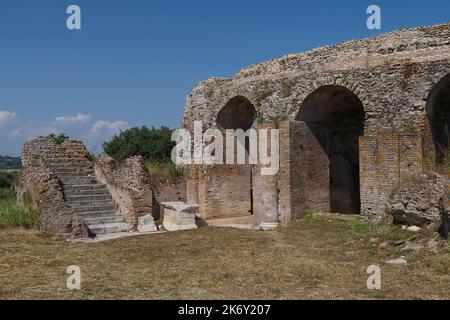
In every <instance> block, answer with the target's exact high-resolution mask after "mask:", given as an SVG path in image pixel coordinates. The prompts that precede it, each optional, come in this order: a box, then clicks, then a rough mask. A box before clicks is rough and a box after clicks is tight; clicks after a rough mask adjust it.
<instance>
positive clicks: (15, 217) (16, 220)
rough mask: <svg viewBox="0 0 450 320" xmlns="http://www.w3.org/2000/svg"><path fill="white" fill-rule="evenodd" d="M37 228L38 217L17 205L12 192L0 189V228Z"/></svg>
mask: <svg viewBox="0 0 450 320" xmlns="http://www.w3.org/2000/svg"><path fill="white" fill-rule="evenodd" d="M38 226H39V216H38V215H37V214H36V213H35V212H32V211H31V210H29V209H27V208H26V207H25V205H22V204H17V202H16V198H15V195H14V192H13V191H12V190H7V189H0V227H1V228H6V227H9V228H15V227H23V228H27V229H29V228H34V227H38Z"/></svg>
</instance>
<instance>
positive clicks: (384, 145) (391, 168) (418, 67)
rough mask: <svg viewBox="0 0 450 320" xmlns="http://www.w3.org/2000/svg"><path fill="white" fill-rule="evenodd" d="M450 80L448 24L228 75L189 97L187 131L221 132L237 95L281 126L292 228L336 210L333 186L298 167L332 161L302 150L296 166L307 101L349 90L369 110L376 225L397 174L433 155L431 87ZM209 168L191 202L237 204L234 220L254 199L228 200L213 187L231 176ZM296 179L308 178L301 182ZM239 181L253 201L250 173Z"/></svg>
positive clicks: (370, 190) (370, 189)
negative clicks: (326, 91) (197, 127)
mask: <svg viewBox="0 0 450 320" xmlns="http://www.w3.org/2000/svg"><path fill="white" fill-rule="evenodd" d="M449 74H450V24H449V23H447V24H441V25H434V26H427V27H421V28H413V29H403V30H398V31H394V32H391V33H387V34H384V35H380V36H377V37H373V38H368V39H363V40H354V41H347V42H344V43H342V44H338V45H334V46H326V47H322V48H319V49H316V50H312V51H309V52H305V53H300V54H293V55H288V56H285V57H283V58H281V59H276V60H273V61H268V62H264V63H259V64H256V65H253V66H250V67H247V68H244V69H242V70H241V71H239V72H238V73H237V74H236V75H234V76H232V77H230V78H211V79H208V80H206V81H203V82H200V83H198V84H196V85H195V86H194V88H193V90H192V92H191V93H190V94H189V96H188V97H187V98H186V104H185V112H184V119H183V127H184V128H186V129H188V130H190V131H193V126H194V122H195V121H201V122H202V124H203V128H204V130H206V129H209V128H217V123H216V119H217V116H218V114H219V112H220V111H221V109H222V108H223V107H224V106H225V105H226V104H227V102H228V101H230V99H232V98H234V97H236V96H243V97H245V98H247V99H248V100H249V101H250V102H251V103H252V105H253V106H254V107H255V109H256V112H257V113H258V114H259V115H260V116H262V117H263V118H265V119H278V120H280V123H281V126H280V129H281V132H280V134H281V141H280V143H281V147H280V149H281V155H280V156H281V162H280V173H279V179H278V184H279V189H280V192H279V213H280V220H281V222H282V223H290V222H292V221H293V220H295V219H298V218H300V217H301V216H302V215H303V214H305V213H308V212H311V211H315V210H326V209H327V208H326V207H327V206H328V205H329V201H328V199H326V197H327V190H326V188H321V187H320V186H321V185H322V186H326V185H328V183H329V182H328V177H325V176H323V175H321V174H319V175H318V176H317V175H316V176H314V175H311V174H308V172H305V170H307V169H306V168H304V167H303V169H302V167H301V166H300V163H302V164H303V165H306V166H307V167H308V169H311V170H312V172H321V173H323V172H325V171H326V170H319V169H320V168H318V167H319V166H322V167H323V166H325V167H326V166H327V160H326V159H325V157H323V159H318V157H319V158H320V153H319V152H316V154H311V155H310V156H311V157H309V158H308V156H307V155H306V154H305V153H304V152H302V155H301V156H302V157H304V158H303V159H298V153H299V152H298V149H299V148H300V146H301V145H302V144H301V143H300V142H299V141H298V140H299V136H298V134H299V133H300V134H301V128H296V126H295V125H294V123H295V122H296V120H297V116H298V114H299V112H300V110H301V107H302V102H304V101H305V100H306V98H307V97H308V96H309V95H310V94H311V93H312V92H314V91H315V90H316V89H318V88H320V87H322V86H326V85H337V86H343V87H346V88H347V89H349V90H351V91H352V92H353V93H354V94H355V95H356V96H357V97H358V98H359V99H360V100H361V102H362V104H363V107H364V112H365V122H364V138H363V140H362V144H361V150H360V170H361V189H360V191H361V206H362V208H361V210H362V214H363V216H364V217H365V218H366V219H367V220H378V219H379V218H380V217H382V216H383V215H384V213H385V206H386V201H387V198H388V195H389V191H390V190H391V189H392V188H393V187H394V186H395V184H396V183H397V182H398V180H399V179H400V177H402V176H404V175H405V174H420V173H421V170H422V169H423V167H424V163H423V162H424V161H425V160H424V156H427V155H428V154H432V153H434V144H433V142H432V141H431V139H432V138H431V137H432V135H431V130H430V127H429V121H428V114H427V107H428V106H427V99H428V97H429V95H430V92H431V90H432V88H433V87H434V86H435V85H436V84H437V83H438V82H439V81H440V80H442V79H444V78H445V77H446V76H448V75H449ZM289 122H290V123H289ZM412 133H414V134H412ZM386 134H387V135H391V136H386ZM307 142H308V141H306V143H307ZM309 142H311V143H313V141H309ZM202 170H208V172H209V173H208V174H207V175H206V177H207V179H204V178H201V176H197V175H193V176H190V177H189V178H188V182H187V185H188V191H187V194H188V202H190V203H194V202H195V201H197V202H196V203H200V204H206V203H208V201H209V202H210V203H211V205H208V206H206V205H201V206H200V212H202V211H203V212H204V213H203V215H215V214H217V212H222V211H223V210H222V208H221V207H220V205H221V204H227V203H230V204H231V207H230V208H229V209H228V211H229V212H230V213H231V212H232V211H233V210H232V208H233V207H237V208H239V206H241V205H242V206H246V205H247V200H246V199H247V197H245V199H241V198H240V197H241V196H242V194H241V195H237V196H236V195H231V194H230V192H232V191H229V190H228V189H227V188H219V187H217V185H218V184H216V183H214V181H221V180H228V179H229V178H230V177H231V176H232V175H230V173H228V172H225V171H226V169H221V168H218V169H216V168H214V169H210V168H206V169H197V170H196V172H200V171H202ZM221 171H223V172H221ZM212 174H214V176H213V175H212ZM299 176H300V177H302V176H303V177H304V179H301V181H303V182H302V183H300V182H299V180H298V177H299ZM233 177H234V178H233V179H234V181H235V183H234V184H231V181H230V186H236V185H239V186H241V185H243V186H244V189H243V194H244V195H246V194H247V189H246V187H245V186H246V185H247V184H248V179H247V177H246V175H245V174H243V176H242V177H237V176H235V175H233ZM202 180H203V181H206V182H207V183H206V184H205V183H202ZM230 180H232V179H231V178H230ZM221 183H222V182H221ZM222 185H226V183H222ZM191 188H193V190H194V191H193V192H192V190H190V189H191ZM195 190H199V192H197V191H195ZM202 208H203V209H202ZM205 208H208V209H205ZM218 210H221V211H218Z"/></svg>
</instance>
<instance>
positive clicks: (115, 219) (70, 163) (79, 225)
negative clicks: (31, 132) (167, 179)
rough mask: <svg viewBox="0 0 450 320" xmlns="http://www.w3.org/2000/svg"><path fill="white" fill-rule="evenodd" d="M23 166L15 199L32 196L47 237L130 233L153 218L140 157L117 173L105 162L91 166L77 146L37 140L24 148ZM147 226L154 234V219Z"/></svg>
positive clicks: (111, 163) (103, 159) (102, 159)
mask: <svg viewBox="0 0 450 320" xmlns="http://www.w3.org/2000/svg"><path fill="white" fill-rule="evenodd" d="M22 163H23V170H22V173H21V177H20V179H19V185H18V188H17V193H18V198H19V199H23V198H24V196H25V195H26V194H30V195H31V199H32V200H33V202H34V203H35V207H36V209H37V210H38V211H39V214H40V216H41V220H42V228H43V230H44V231H46V232H48V233H51V234H55V235H60V236H64V237H72V238H86V237H88V236H99V235H107V234H115V233H120V232H128V231H131V230H136V229H137V226H138V222H139V218H140V217H142V216H145V215H147V214H151V213H152V192H151V189H150V187H149V184H148V179H149V178H148V174H147V172H146V171H145V169H143V164H142V159H141V158H140V157H133V158H131V159H128V160H127V162H126V165H125V166H123V167H120V168H118V167H116V164H115V163H114V161H113V160H112V159H110V158H109V157H107V156H101V157H100V158H99V159H97V161H95V159H94V158H93V157H92V155H91V154H90V153H89V152H88V151H87V150H86V148H85V146H84V145H83V143H82V142H80V141H73V140H66V141H64V142H63V143H61V144H57V143H55V142H54V141H53V140H52V139H50V138H48V137H39V138H37V139H34V140H31V141H29V142H27V143H26V144H25V146H24V148H23V152H22ZM95 173H97V175H96V174H95ZM146 223H147V224H150V225H151V228H150V229H148V230H153V231H156V226H155V224H154V222H153V219H151V221H150V220H148V219H147V222H146Z"/></svg>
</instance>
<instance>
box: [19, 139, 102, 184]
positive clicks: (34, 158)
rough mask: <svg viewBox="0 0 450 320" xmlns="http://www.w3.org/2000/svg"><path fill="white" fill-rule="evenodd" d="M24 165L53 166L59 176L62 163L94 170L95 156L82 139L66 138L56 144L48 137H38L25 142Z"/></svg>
mask: <svg viewBox="0 0 450 320" xmlns="http://www.w3.org/2000/svg"><path fill="white" fill-rule="evenodd" d="M21 157H22V166H23V167H24V168H26V167H39V166H44V167H48V168H51V169H52V170H53V171H55V173H57V174H58V173H59V176H61V175H62V174H63V172H62V170H63V169H64V168H62V167H61V163H64V165H65V166H67V167H75V168H83V170H87V171H91V172H92V173H93V172H94V163H93V157H92V156H91V154H90V153H89V152H88V151H87V149H86V147H85V146H84V144H83V143H82V142H81V141H77V140H66V141H64V142H63V143H61V144H56V143H55V142H54V141H53V140H52V139H50V138H48V137H38V138H36V139H33V140H31V141H28V142H26V143H25V144H24V146H23V149H22V155H21Z"/></svg>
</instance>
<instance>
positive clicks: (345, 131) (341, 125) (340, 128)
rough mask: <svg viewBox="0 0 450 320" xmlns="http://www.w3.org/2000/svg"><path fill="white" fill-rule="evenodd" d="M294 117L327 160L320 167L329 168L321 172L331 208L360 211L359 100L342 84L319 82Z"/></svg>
mask: <svg viewBox="0 0 450 320" xmlns="http://www.w3.org/2000/svg"><path fill="white" fill-rule="evenodd" d="M296 120H298V121H301V122H304V123H305V124H306V126H307V127H308V128H309V131H310V132H311V134H312V135H313V136H314V138H315V139H316V140H317V142H318V146H319V148H321V149H322V150H321V151H320V152H323V157H322V158H321V159H322V160H323V161H327V162H328V163H327V165H324V166H322V169H321V170H322V171H323V170H328V172H322V173H321V174H323V176H324V177H325V180H326V179H328V186H327V187H328V188H329V189H328V190H326V192H328V191H329V195H328V196H329V208H330V210H331V212H336V213H352V214H359V213H360V210H361V209H360V207H361V200H360V179H359V138H360V137H361V136H362V135H363V134H364V120H365V116H364V107H363V104H362V102H361V100H360V99H359V98H358V97H357V96H356V95H355V94H354V93H353V92H352V91H350V90H349V89H347V88H345V87H342V86H337V85H327V86H322V87H320V88H318V89H317V90H315V91H314V92H312V93H311V94H310V95H308V97H307V98H306V99H305V100H304V101H303V103H302V105H301V107H300V111H299V113H298V115H297V119H296ZM300 170H302V169H301V168H300ZM325 180H323V181H325ZM325 183H326V182H325ZM305 191H307V190H305Z"/></svg>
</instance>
